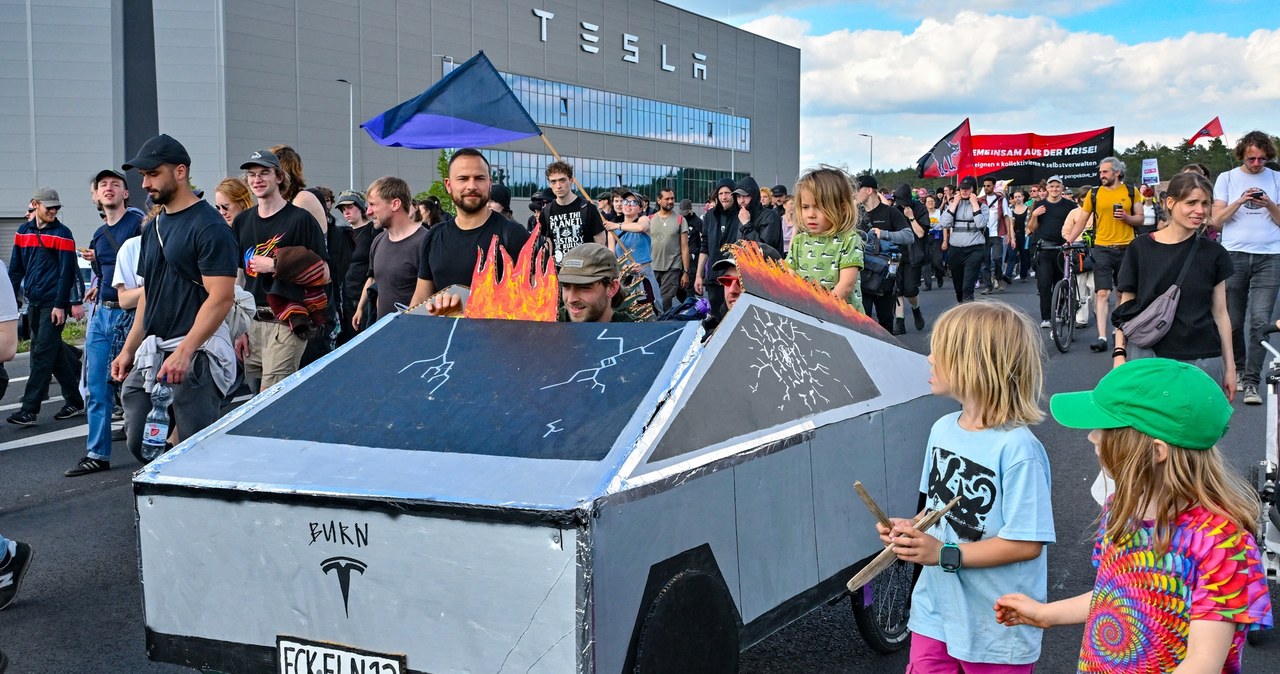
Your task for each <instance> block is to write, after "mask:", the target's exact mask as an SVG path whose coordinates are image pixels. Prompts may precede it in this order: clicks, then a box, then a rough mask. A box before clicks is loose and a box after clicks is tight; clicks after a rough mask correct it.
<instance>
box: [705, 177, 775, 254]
mask: <svg viewBox="0 0 1280 674" xmlns="http://www.w3.org/2000/svg"><path fill="white" fill-rule="evenodd" d="M717 189H718V188H717ZM737 189H740V190H743V191H745V192H746V193H747V194H748V195H750V196H751V202H750V203H748V204H747V211H749V212H750V213H751V219H750V220H749V221H747V224H745V225H742V224H740V226H739V228H738V229H739V232H740V235H741V237H742V238H743V239H746V240H748V241H758V242H760V243H767V244H769V245H770V246H773V248H774V250H782V216H780V215H778V212H777V211H775V210H773V209H772V208H765V207H764V204H762V203H760V185H759V184H757V183H756V179H755V178H752V177H751V176H746V177H744V178H743V179H742V180H739V181H738V184H737ZM734 198H735V199H736V198H737V197H734Z"/></svg>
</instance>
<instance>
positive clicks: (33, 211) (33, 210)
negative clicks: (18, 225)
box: [27, 208, 36, 215]
mask: <svg viewBox="0 0 1280 674" xmlns="http://www.w3.org/2000/svg"><path fill="white" fill-rule="evenodd" d="M35 212H36V209H34V208H28V209H27V215H31V214H32V213H35Z"/></svg>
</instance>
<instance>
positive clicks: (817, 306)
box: [732, 241, 897, 343]
mask: <svg viewBox="0 0 1280 674" xmlns="http://www.w3.org/2000/svg"><path fill="white" fill-rule="evenodd" d="M732 248H733V252H732V254H733V256H734V258H735V259H737V261H738V273H739V274H741V275H742V281H743V283H742V289H743V291H744V292H748V293H751V294H752V295H755V296H757V297H763V298H765V299H768V300H772V301H774V302H778V303H779V304H782V305H784V306H787V307H791V308H792V309H795V310H796V311H800V312H802V313H805V314H808V315H810V316H813V317H814V318H820V319H823V320H826V321H830V322H832V323H836V324H837V325H843V326H845V327H847V328H851V329H853V330H857V331H858V332H861V333H863V334H866V335H869V336H872V337H876V338H877V339H882V340H884V341H886V342H891V343H897V340H896V339H894V338H893V336H892V335H890V334H889V333H888V332H886V331H885V330H884V328H882V327H880V324H879V323H877V322H876V321H875V320H874V319H872V318H871V317H870V316H868V315H866V314H864V313H862V312H860V311H858V310H857V309H854V308H853V305H852V304H849V303H848V302H846V301H844V300H842V299H840V298H839V297H836V296H835V294H834V293H832V292H831V291H830V290H827V289H826V288H823V287H822V285H821V284H819V283H817V282H815V281H810V280H808V279H806V278H804V277H803V276H800V275H799V274H797V273H796V271H795V270H794V269H792V268H791V267H789V266H787V263H786V261H784V260H769V259H766V258H765V256H764V255H763V254H762V253H761V252H760V246H759V245H757V244H756V242H754V241H740V242H738V243H735V244H733V246H732Z"/></svg>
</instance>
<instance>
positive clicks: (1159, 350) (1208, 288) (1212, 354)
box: [1116, 234, 1232, 360]
mask: <svg viewBox="0 0 1280 674" xmlns="http://www.w3.org/2000/svg"><path fill="white" fill-rule="evenodd" d="M1193 241H1195V237H1192V238H1190V239H1187V240H1186V241H1183V242H1182V243H1175V244H1167V243H1160V242H1159V241H1156V240H1155V239H1154V238H1152V236H1151V235H1150V234H1148V235H1145V236H1139V237H1136V238H1134V240H1133V242H1132V243H1130V244H1129V248H1128V250H1126V251H1125V254H1124V262H1123V263H1122V264H1121V265H1120V280H1119V283H1117V284H1116V290H1119V291H1120V292H1129V293H1134V295H1136V297H1137V306H1138V307H1141V308H1146V306H1147V305H1149V304H1151V302H1152V300H1154V299H1155V298H1157V297H1159V296H1160V295H1161V294H1162V293H1164V291H1166V290H1168V289H1169V286H1171V285H1173V284H1174V283H1175V282H1177V280H1178V274H1179V273H1181V272H1182V264H1183V262H1184V261H1185V260H1186V259H1187V254H1188V253H1190V251H1191V246H1192V242H1193ZM1231 271H1232V266H1231V257H1230V256H1229V255H1228V254H1227V250H1226V249H1225V248H1223V247H1222V245H1221V244H1219V243H1217V242H1214V241H1209V240H1208V239H1200V247H1199V249H1197V250H1196V259H1195V260H1194V261H1193V262H1192V263H1191V269H1189V270H1187V278H1186V280H1185V281H1183V283H1182V285H1181V286H1180V290H1181V297H1180V298H1179V300H1178V310H1177V311H1176V312H1175V313H1174V315H1173V325H1172V326H1171V327H1170V328H1169V333H1168V334H1166V335H1165V336H1164V338H1163V339H1161V340H1160V341H1159V342H1156V344H1155V346H1154V347H1153V348H1152V350H1153V351H1155V352H1156V355H1157V356H1160V357H1161V358H1172V359H1174V360H1194V359H1196V358H1217V357H1219V356H1221V355H1222V343H1221V342H1220V341H1219V339H1218V328H1217V326H1216V325H1214V322H1213V288H1214V286H1216V285H1218V284H1219V283H1222V282H1223V281H1226V280H1227V278H1229V277H1230V276H1231Z"/></svg>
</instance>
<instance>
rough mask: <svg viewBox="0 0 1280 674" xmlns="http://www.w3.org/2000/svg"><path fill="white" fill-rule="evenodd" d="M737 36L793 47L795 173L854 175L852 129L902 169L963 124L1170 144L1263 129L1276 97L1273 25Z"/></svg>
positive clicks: (757, 26)
mask: <svg viewBox="0 0 1280 674" xmlns="http://www.w3.org/2000/svg"><path fill="white" fill-rule="evenodd" d="M997 4H1000V3H997ZM743 28H745V29H746V30H750V31H752V32H754V33H757V34H760V35H763V36H766V37H769V38H771V39H774V40H778V41H780V42H784V43H787V44H791V45H794V46H796V47H799V48H800V49H801V94H800V95H801V118H802V121H801V163H802V165H808V164H811V163H814V162H818V161H823V162H828V163H835V164H839V163H847V164H849V165H851V166H853V167H862V166H865V165H866V159H865V157H866V149H867V148H866V144H867V142H866V139H865V138H862V137H860V136H858V135H857V133H873V134H875V135H876V139H877V142H876V157H877V159H876V162H875V163H876V164H877V165H878V166H881V167H902V166H907V165H910V164H911V163H913V162H914V161H915V159H916V158H917V157H919V156H920V154H922V153H923V152H924V151H925V150H926V149H927V148H928V147H929V146H930V145H931V144H932V143H933V142H934V141H935V140H937V138H938V137H939V136H940V135H942V134H943V133H945V132H946V131H949V130H950V129H951V128H952V127H954V126H955V125H956V124H958V123H959V122H960V121H961V120H962V119H963V118H964V117H966V116H967V117H970V118H971V120H972V123H973V129H974V132H975V133H1017V132H1026V131H1031V132H1036V133H1045V134H1049V133H1065V132H1069V131H1080V130H1085V129H1092V128H1100V127H1105V126H1113V125H1114V126H1115V127H1116V134H1117V144H1118V145H1120V146H1121V147H1125V146H1128V145H1129V144H1132V143H1133V142H1136V141H1137V140H1139V139H1146V140H1148V141H1151V140H1164V141H1165V142H1166V144H1168V143H1173V142H1179V141H1180V140H1181V139H1182V138H1184V137H1186V136H1187V135H1189V134H1191V133H1193V132H1194V131H1195V130H1196V129H1197V128H1199V126H1200V125H1201V124H1203V123H1205V122H1207V121H1208V120H1209V119H1211V118H1213V117H1214V116H1215V115H1221V116H1222V118H1223V124H1224V126H1225V127H1226V130H1227V132H1228V134H1229V136H1232V137H1234V136H1238V135H1240V134H1243V133H1244V132H1246V131H1248V130H1250V129H1252V128H1259V127H1260V126H1262V125H1264V124H1266V123H1268V122H1270V121H1271V119H1270V116H1269V115H1267V114H1266V113H1268V112H1269V111H1271V110H1274V109H1275V107H1274V106H1275V104H1276V102H1277V101H1278V100H1280V80H1277V79H1276V78H1275V75H1274V74H1275V73H1276V72H1280V30H1257V31H1255V32H1253V33H1252V34H1250V35H1248V36H1247V37H1230V36H1227V35H1224V34H1218V33H1188V34H1186V35H1183V36H1181V37H1175V38H1168V39H1163V40H1158V41H1153V42H1145V43H1139V44H1133V45H1127V44H1124V43H1122V42H1120V41H1118V40H1116V39H1115V38H1113V37H1111V36H1108V35H1102V34H1098V33H1090V32H1071V31H1068V30H1066V29H1065V28H1063V27H1062V26H1060V25H1059V24H1057V23H1056V22H1054V21H1053V20H1051V19H1048V18H1045V17H1041V16H1032V17H1026V18H1015V17H1009V16H999V15H995V16H992V15H983V14H978V13H975V12H970V11H964V12H961V13H959V14H957V15H956V16H955V17H954V18H951V19H948V20H946V21H945V22H944V21H939V20H937V19H932V18H926V19H924V20H923V21H921V22H920V23H919V25H918V26H917V27H916V28H915V30H913V31H912V32H910V33H900V32H896V31H873V30H847V29H841V30H835V31H831V32H826V33H816V32H815V31H814V29H813V26H812V25H810V24H809V23H807V22H805V21H800V20H797V19H794V18H789V17H785V16H768V17H763V18H761V19H757V20H755V21H752V22H750V23H747V24H745V25H744V26H743ZM1269 130H1271V131H1272V132H1275V131H1276V130H1275V129H1274V128H1271V129H1269ZM882 136H883V140H881V137H882Z"/></svg>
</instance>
